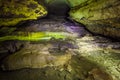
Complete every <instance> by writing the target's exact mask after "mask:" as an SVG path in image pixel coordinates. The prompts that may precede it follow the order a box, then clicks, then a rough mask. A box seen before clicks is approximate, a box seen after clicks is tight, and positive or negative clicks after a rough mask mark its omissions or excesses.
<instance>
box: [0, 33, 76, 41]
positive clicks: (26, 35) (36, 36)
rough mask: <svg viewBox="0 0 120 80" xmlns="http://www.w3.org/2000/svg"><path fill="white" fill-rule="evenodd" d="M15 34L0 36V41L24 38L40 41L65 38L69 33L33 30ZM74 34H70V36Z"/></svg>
mask: <svg viewBox="0 0 120 80" xmlns="http://www.w3.org/2000/svg"><path fill="white" fill-rule="evenodd" d="M16 34H17V35H9V36H4V37H0V41H6V40H25V41H40V40H50V39H52V38H53V39H66V38H69V37H70V35H69V34H68V33H65V32H33V33H24V32H18V33H16ZM72 37H74V36H71V38H72Z"/></svg>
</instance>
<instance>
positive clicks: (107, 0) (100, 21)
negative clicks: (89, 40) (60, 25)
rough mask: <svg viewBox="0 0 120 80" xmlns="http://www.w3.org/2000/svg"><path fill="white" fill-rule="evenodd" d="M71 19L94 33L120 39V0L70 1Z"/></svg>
mask: <svg viewBox="0 0 120 80" xmlns="http://www.w3.org/2000/svg"><path fill="white" fill-rule="evenodd" d="M68 2H69V4H70V6H71V11H70V13H69V14H70V17H71V18H72V19H74V20H75V21H77V22H80V23H82V24H84V25H85V26H86V27H87V29H88V30H90V31H91V32H93V33H96V34H100V35H104V36H108V37H112V38H116V39H120V34H118V33H119V32H120V23H119V20H120V11H119V10H120V1H119V0H74V1H73V0H68Z"/></svg>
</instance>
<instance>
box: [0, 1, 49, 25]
mask: <svg viewBox="0 0 120 80" xmlns="http://www.w3.org/2000/svg"><path fill="white" fill-rule="evenodd" d="M0 8H1V9H0V26H14V25H16V24H17V23H19V22H21V21H25V20H31V19H37V18H38V17H42V16H45V15H46V14H47V11H46V9H45V7H44V6H43V5H41V4H39V3H38V2H37V1H34V0H20V1H19V0H1V1H0Z"/></svg>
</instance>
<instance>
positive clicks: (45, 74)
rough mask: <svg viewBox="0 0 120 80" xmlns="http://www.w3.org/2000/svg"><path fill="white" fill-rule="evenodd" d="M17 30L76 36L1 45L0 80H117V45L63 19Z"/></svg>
mask: <svg viewBox="0 0 120 80" xmlns="http://www.w3.org/2000/svg"><path fill="white" fill-rule="evenodd" d="M18 31H22V32H41V31H42V32H43V31H47V32H66V33H69V34H77V36H75V37H73V35H71V38H70V39H50V40H48V41H17V40H12V41H4V42H0V60H1V62H0V64H1V70H0V80H120V76H119V75H120V42H117V41H112V40H110V39H107V38H104V37H101V36H98V35H92V34H91V33H89V32H88V31H87V30H86V29H85V28H84V27H83V26H82V25H80V24H78V23H74V22H72V21H67V20H65V19H63V18H53V19H41V20H37V21H32V22H29V23H26V24H24V25H22V26H19V28H17V29H16V30H15V32H14V33H16V32H18ZM11 34H13V33H11ZM69 37H70V36H69Z"/></svg>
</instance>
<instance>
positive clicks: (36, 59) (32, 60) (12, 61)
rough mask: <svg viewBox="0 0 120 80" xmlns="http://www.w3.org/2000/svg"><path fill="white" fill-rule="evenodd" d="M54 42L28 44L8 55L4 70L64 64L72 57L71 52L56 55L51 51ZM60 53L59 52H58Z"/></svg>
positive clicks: (4, 62) (3, 66)
mask: <svg viewBox="0 0 120 80" xmlns="http://www.w3.org/2000/svg"><path fill="white" fill-rule="evenodd" d="M51 47H52V44H47V45H44V44H29V43H28V44H26V47H24V48H23V49H21V50H20V51H18V52H16V53H15V54H12V55H10V56H8V57H7V58H6V59H4V61H3V64H2V66H1V67H2V69H3V70H16V69H21V68H44V67H47V66H64V64H66V63H68V61H69V60H70V59H71V56H72V54H70V53H69V52H65V53H61V55H54V54H51V53H50V52H49V50H48V49H49V48H51ZM56 54H58V53H56Z"/></svg>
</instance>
